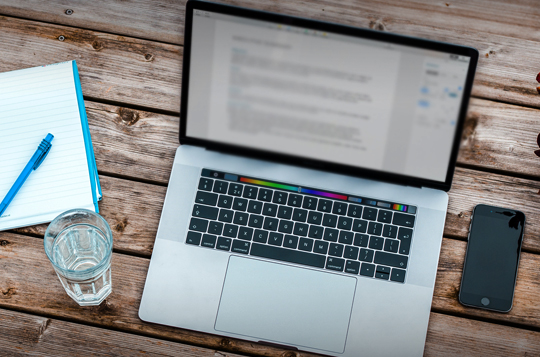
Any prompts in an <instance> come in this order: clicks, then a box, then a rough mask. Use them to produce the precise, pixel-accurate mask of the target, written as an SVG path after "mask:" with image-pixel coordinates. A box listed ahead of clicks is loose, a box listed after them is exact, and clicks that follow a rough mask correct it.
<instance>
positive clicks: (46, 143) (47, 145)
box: [32, 134, 53, 170]
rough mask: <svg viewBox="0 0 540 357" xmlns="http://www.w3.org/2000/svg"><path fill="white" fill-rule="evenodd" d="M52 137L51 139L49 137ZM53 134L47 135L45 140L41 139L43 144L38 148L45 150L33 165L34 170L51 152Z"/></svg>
mask: <svg viewBox="0 0 540 357" xmlns="http://www.w3.org/2000/svg"><path fill="white" fill-rule="evenodd" d="M49 138H50V139H49ZM52 138H53V136H52V135H51V134H49V135H47V137H46V138H45V139H43V140H41V144H40V145H39V147H38V150H43V152H42V153H41V155H40V156H39V157H38V158H37V160H36V162H35V164H34V166H33V167H32V170H35V169H37V168H38V167H39V165H41V163H42V162H43V160H45V157H47V154H49V150H51V142H50V140H52ZM47 139H49V140H47Z"/></svg>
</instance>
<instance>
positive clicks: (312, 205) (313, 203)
mask: <svg viewBox="0 0 540 357" xmlns="http://www.w3.org/2000/svg"><path fill="white" fill-rule="evenodd" d="M317 201H318V200H317V199H316V198H315V197H310V196H305V197H304V203H302V207H303V208H307V209H310V210H313V209H317Z"/></svg>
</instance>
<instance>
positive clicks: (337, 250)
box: [328, 243, 344, 257]
mask: <svg viewBox="0 0 540 357" xmlns="http://www.w3.org/2000/svg"><path fill="white" fill-rule="evenodd" d="M343 248H344V246H343V244H338V243H330V248H329V249H328V255H331V256H333V257H342V256H343Z"/></svg>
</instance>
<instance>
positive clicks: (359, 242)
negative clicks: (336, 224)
mask: <svg viewBox="0 0 540 357" xmlns="http://www.w3.org/2000/svg"><path fill="white" fill-rule="evenodd" d="M368 243H369V236H368V235H367V234H360V233H356V234H355V235H354V243H353V244H354V245H355V246H357V247H364V248H366V247H367V246H368Z"/></svg>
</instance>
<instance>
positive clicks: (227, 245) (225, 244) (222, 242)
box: [216, 237, 232, 251]
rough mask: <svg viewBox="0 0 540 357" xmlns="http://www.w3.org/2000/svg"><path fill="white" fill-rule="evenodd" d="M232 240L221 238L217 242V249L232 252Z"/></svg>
mask: <svg viewBox="0 0 540 357" xmlns="http://www.w3.org/2000/svg"><path fill="white" fill-rule="evenodd" d="M231 243H232V239H231V238H225V237H219V238H218V240H217V244H216V248H217V249H220V250H226V251H229V250H231Z"/></svg>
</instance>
